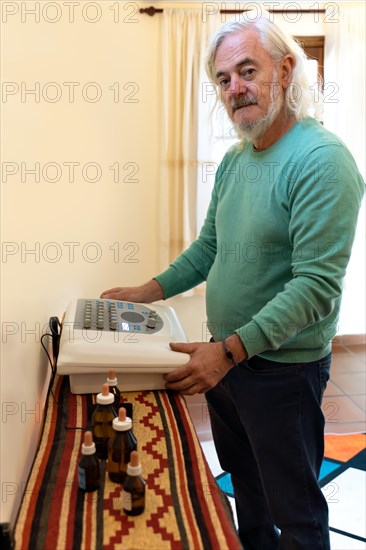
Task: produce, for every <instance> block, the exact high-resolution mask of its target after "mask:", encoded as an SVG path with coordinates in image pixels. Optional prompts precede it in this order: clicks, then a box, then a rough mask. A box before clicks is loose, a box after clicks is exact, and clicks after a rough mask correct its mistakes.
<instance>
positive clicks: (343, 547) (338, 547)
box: [330, 531, 366, 550]
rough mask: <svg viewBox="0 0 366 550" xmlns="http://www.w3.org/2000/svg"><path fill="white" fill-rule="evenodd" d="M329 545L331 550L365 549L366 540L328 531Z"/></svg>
mask: <svg viewBox="0 0 366 550" xmlns="http://www.w3.org/2000/svg"><path fill="white" fill-rule="evenodd" d="M330 546H331V549H332V550H366V542H363V541H361V540H357V539H353V538H351V537H346V536H344V535H340V534H339V533H334V532H333V531H331V532H330Z"/></svg>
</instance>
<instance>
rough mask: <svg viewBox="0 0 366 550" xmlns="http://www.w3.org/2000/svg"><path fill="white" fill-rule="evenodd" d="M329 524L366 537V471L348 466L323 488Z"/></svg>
mask: <svg viewBox="0 0 366 550" xmlns="http://www.w3.org/2000/svg"><path fill="white" fill-rule="evenodd" d="M322 491H323V494H324V496H325V498H326V500H327V503H328V507H329V526H330V527H335V528H337V529H338V530H340V531H343V532H348V533H350V534H352V535H356V536H359V537H363V538H366V530H365V521H366V519H365V518H366V472H364V471H361V470H356V469H355V468H348V470H346V471H345V472H343V473H342V474H340V475H339V476H337V477H336V478H335V479H334V480H332V481H331V482H330V483H328V484H327V485H325V486H324V487H323V489H322Z"/></svg>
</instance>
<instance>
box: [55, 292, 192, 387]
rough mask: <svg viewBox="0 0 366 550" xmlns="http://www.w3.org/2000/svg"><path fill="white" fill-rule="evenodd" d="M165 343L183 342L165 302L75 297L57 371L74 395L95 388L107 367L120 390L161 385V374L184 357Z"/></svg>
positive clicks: (65, 323) (186, 357)
mask: <svg viewBox="0 0 366 550" xmlns="http://www.w3.org/2000/svg"><path fill="white" fill-rule="evenodd" d="M169 342H187V337H186V335H185V333H184V330H183V328H182V326H181V324H180V322H179V320H178V317H177V315H176V313H175V311H174V310H173V308H171V307H169V306H166V305H158V304H153V305H152V304H149V305H146V304H136V303H132V302H123V301H119V300H102V299H78V300H76V301H75V302H72V303H71V304H70V306H69V307H68V308H67V310H66V313H65V317H64V320H63V323H62V332H61V338H60V345H59V353H58V360H57V371H58V372H59V373H60V374H68V375H69V377H70V388H71V392H72V393H77V394H81V393H97V392H99V391H100V389H101V386H102V384H103V383H105V381H106V378H107V374H108V370H109V369H111V368H113V369H114V370H115V371H116V373H117V377H118V378H119V383H120V386H121V389H122V391H123V390H124V391H140V390H155V389H162V388H164V385H165V383H164V378H163V375H164V374H165V373H168V372H170V371H172V370H174V369H175V368H177V367H179V366H180V365H183V364H185V363H186V362H187V361H188V360H189V355H188V354H186V353H179V352H175V351H172V350H171V349H170V347H169Z"/></svg>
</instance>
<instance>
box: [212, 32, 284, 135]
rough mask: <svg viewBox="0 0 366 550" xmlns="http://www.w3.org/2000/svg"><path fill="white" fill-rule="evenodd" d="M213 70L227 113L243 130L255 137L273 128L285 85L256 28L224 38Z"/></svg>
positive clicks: (282, 104) (244, 132)
mask: <svg viewBox="0 0 366 550" xmlns="http://www.w3.org/2000/svg"><path fill="white" fill-rule="evenodd" d="M215 73H216V81H217V83H218V85H219V87H220V90H221V99H222V101H223V103H224V105H225V107H226V110H227V113H228V115H229V117H230V118H231V120H232V121H233V123H234V125H235V126H236V127H238V128H240V130H241V133H242V134H244V135H246V137H248V138H252V139H255V138H257V137H261V136H263V135H264V134H265V133H266V132H267V131H268V130H269V129H271V128H272V126H273V125H274V123H275V121H276V120H277V119H278V116H279V114H280V112H281V111H282V109H283V107H284V88H283V86H282V84H283V83H282V82H281V81H280V80H279V76H278V70H277V67H276V66H275V63H274V61H273V60H272V58H271V57H270V55H269V54H268V52H267V51H266V49H265V48H264V46H263V45H262V43H261V41H260V39H259V36H258V33H257V31H256V30H250V31H246V32H237V33H233V34H231V35H229V36H226V37H225V38H224V40H223V41H222V43H221V44H220V46H219V47H218V49H217V52H216V58H215ZM281 74H282V73H281Z"/></svg>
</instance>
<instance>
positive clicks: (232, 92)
mask: <svg viewBox="0 0 366 550" xmlns="http://www.w3.org/2000/svg"><path fill="white" fill-rule="evenodd" d="M246 91H247V86H246V84H245V82H244V81H243V79H242V78H240V76H239V75H233V76H232V77H231V78H230V85H229V86H228V87H227V88H226V90H225V92H226V93H227V94H228V95H229V96H230V97H236V96H238V95H240V94H245V93H246Z"/></svg>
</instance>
